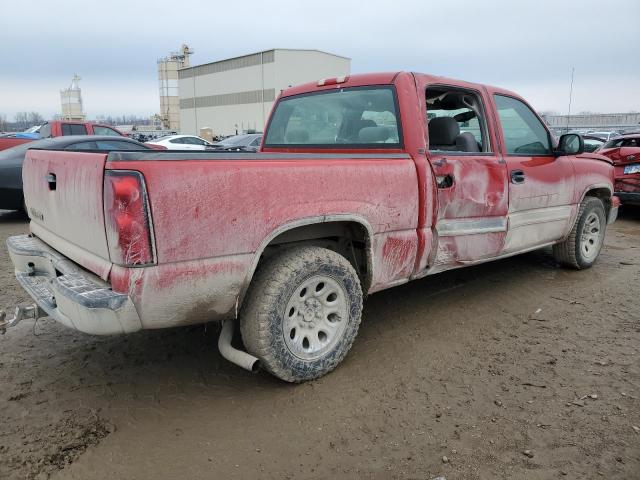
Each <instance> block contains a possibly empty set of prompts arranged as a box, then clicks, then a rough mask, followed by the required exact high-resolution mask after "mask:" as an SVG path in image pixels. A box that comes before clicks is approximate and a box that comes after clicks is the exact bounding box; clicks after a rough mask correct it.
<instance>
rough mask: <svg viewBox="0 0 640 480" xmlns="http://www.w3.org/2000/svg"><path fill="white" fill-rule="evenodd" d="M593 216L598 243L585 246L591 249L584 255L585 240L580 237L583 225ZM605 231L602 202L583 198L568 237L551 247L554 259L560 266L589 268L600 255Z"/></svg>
mask: <svg viewBox="0 0 640 480" xmlns="http://www.w3.org/2000/svg"><path fill="white" fill-rule="evenodd" d="M593 215H595V216H597V217H598V221H599V226H598V228H599V231H598V241H597V242H594V243H593V244H592V245H591V246H590V247H589V246H588V245H587V248H591V250H590V251H588V253H585V251H584V250H583V248H582V246H583V243H584V242H585V240H583V239H582V236H583V232H584V230H585V223H586V222H587V221H588V220H589V219H592V218H593ZM606 229H607V216H606V214H605V211H604V205H603V204H602V200H600V199H599V198H595V197H585V199H584V200H583V201H582V203H581V204H580V209H579V210H578V217H577V219H576V223H575V224H574V226H573V228H572V229H571V233H570V234H569V237H567V239H566V240H565V241H564V242H562V243H558V244H556V245H554V246H553V256H554V258H555V259H556V260H557V261H558V262H560V263H561V264H563V265H565V266H568V267H571V268H575V269H578V270H582V269H585V268H589V267H591V266H592V265H593V264H594V263H595V262H596V260H597V259H598V256H599V255H600V250H601V249H602V245H603V244H604V235H605V232H606Z"/></svg>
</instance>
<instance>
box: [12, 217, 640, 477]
mask: <svg viewBox="0 0 640 480" xmlns="http://www.w3.org/2000/svg"><path fill="white" fill-rule="evenodd" d="M26 230H27V225H26V222H25V220H24V219H23V218H21V217H20V216H19V215H17V214H15V213H9V212H4V213H2V212H0V236H1V237H2V238H3V239H4V238H6V237H7V236H9V235H12V234H16V233H21V232H24V231H26ZM639 286H640V210H637V209H636V210H628V211H626V212H624V213H623V214H622V218H621V219H620V220H619V221H618V222H617V223H616V224H615V225H613V226H612V227H610V229H609V231H608V234H607V240H606V248H605V249H604V250H603V253H602V255H601V257H600V260H599V262H598V264H597V265H596V266H595V267H594V268H592V269H590V270H588V271H582V272H577V271H570V270H565V269H562V268H560V267H559V266H558V265H556V264H555V262H554V261H553V259H552V258H551V256H550V252H549V251H548V250H542V251H539V252H533V253H530V254H526V255H522V256H519V257H515V258H511V259H508V260H503V261H499V262H494V263H490V264H485V265H481V266H477V267H471V268H467V269H463V270H457V271H453V272H447V273H444V274H441V275H437V276H434V277H430V278H426V279H423V280H420V281H417V282H413V283H410V284H407V285H404V286H401V287H397V288H394V289H391V290H388V291H385V292H381V293H378V294H375V295H372V296H371V297H370V298H369V299H368V301H367V302H366V304H365V312H364V316H363V322H362V326H361V329H360V334H359V337H358V339H357V340H356V343H355V345H354V347H353V349H352V350H351V353H350V354H349V356H348V357H347V359H346V360H345V362H344V363H343V364H342V365H341V366H340V367H338V369H337V370H336V371H335V372H333V373H332V374H330V375H328V376H326V377H324V378H322V379H320V380H318V381H314V382H311V383H308V384H304V385H288V384H284V383H282V382H279V381H277V380H275V379H273V378H271V377H270V376H268V375H267V374H264V373H258V374H256V375H252V374H250V373H248V372H244V371H243V370H241V369H239V368H237V367H236V366H234V365H231V364H229V363H227V362H226V361H224V360H223V359H222V358H221V356H220V355H219V354H218V352H217V351H216V348H215V344H216V339H217V335H218V333H219V327H218V326H216V325H207V326H201V327H192V328H183V329H175V330H166V331H153V332H139V333H136V334H133V335H129V336H126V337H108V338H100V337H92V336H88V335H84V334H82V333H78V332H74V331H71V330H68V329H65V328H64V327H62V326H61V325H58V324H57V323H55V322H53V321H52V320H49V319H41V320H39V321H38V322H37V324H35V325H34V323H33V322H32V321H25V322H23V323H21V324H20V325H18V326H17V327H16V328H14V329H12V330H10V331H9V332H7V334H6V335H4V336H2V337H0V407H1V408H0V478H3V479H5V478H7V479H25V478H26V479H31V478H37V479H44V478H54V479H60V478H64V479H67V478H71V479H83V480H91V479H109V480H112V479H114V478H126V479H147V478H154V479H176V478H185V479H190V480H191V479H211V478H224V479H236V478H237V479H246V478H266V479H271V478H273V479H312V478H317V479H325V478H376V479H394V478H398V479H431V478H435V477H437V476H439V475H442V476H445V477H446V478H447V479H448V480H452V479H467V478H469V479H475V478H479V479H480V478H481V479H498V478H501V479H502V478H504V479H515V478H527V479H548V478H572V479H590V478H606V479H637V478H640V400H639V398H640V306H639V305H638V296H639V293H640V290H639ZM0 291H1V292H2V306H3V307H11V306H13V305H15V303H16V302H19V301H25V300H27V297H26V296H25V294H24V293H23V292H22V290H21V289H20V288H19V286H18V285H17V282H16V281H15V279H14V277H13V273H12V269H11V266H10V261H9V259H8V256H7V253H6V249H5V248H0Z"/></svg>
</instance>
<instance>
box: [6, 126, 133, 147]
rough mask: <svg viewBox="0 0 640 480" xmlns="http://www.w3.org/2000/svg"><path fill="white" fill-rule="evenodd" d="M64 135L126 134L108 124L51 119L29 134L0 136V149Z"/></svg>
mask: <svg viewBox="0 0 640 480" xmlns="http://www.w3.org/2000/svg"><path fill="white" fill-rule="evenodd" d="M66 135H114V136H119V137H124V136H126V135H125V134H124V133H122V132H120V131H118V130H117V129H116V128H114V127H111V126H109V125H101V124H99V123H93V122H74V121H70V120H53V121H51V122H47V123H44V124H42V125H40V127H39V128H36V129H30V130H29V134H21V133H14V134H6V135H4V136H2V137H0V150H5V149H7V148H11V147H15V146H16V145H21V144H23V143H27V142H32V141H34V140H38V139H43V138H52V137H62V136H66Z"/></svg>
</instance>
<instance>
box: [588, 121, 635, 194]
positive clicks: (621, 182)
mask: <svg viewBox="0 0 640 480" xmlns="http://www.w3.org/2000/svg"><path fill="white" fill-rule="evenodd" d="M598 153H599V154H601V155H604V156H605V157H608V158H610V159H611V160H612V161H613V165H614V166H615V184H614V187H615V194H616V196H618V198H620V201H621V202H622V203H626V204H634V205H640V134H638V133H636V134H631V135H623V136H621V137H617V138H614V139H613V140H609V141H608V142H607V143H605V144H604V145H603V146H602V147H601V148H600V149H599V150H598Z"/></svg>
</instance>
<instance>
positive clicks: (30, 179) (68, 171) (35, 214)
mask: <svg viewBox="0 0 640 480" xmlns="http://www.w3.org/2000/svg"><path fill="white" fill-rule="evenodd" d="M106 158H107V154H106V153H85V152H70V151H51V150H29V151H28V153H27V156H26V158H25V161H24V164H23V169H22V181H23V188H24V197H25V203H26V207H27V211H28V213H29V217H30V219H31V224H30V228H31V232H32V233H33V234H34V235H36V236H37V237H40V238H41V239H42V240H44V241H45V242H46V243H48V244H49V245H51V246H52V247H53V248H55V249H56V250H58V251H59V252H60V253H62V254H63V255H65V256H67V257H69V258H70V259H72V260H73V261H75V262H76V263H78V264H80V265H82V266H83V267H85V268H87V269H88V270H91V271H92V272H94V273H95V274H97V275H99V276H100V277H102V278H103V279H106V278H107V276H108V274H109V270H110V268H111V262H110V261H109V249H108V246H107V237H106V234H105V228H104V209H103V173H104V164H105V161H106Z"/></svg>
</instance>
